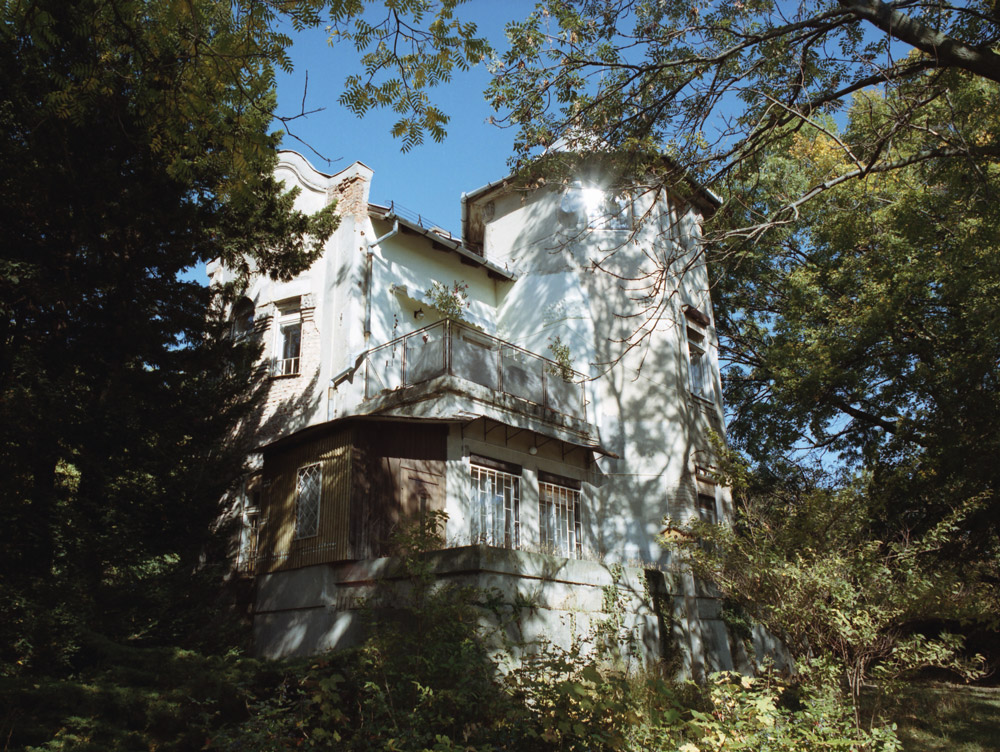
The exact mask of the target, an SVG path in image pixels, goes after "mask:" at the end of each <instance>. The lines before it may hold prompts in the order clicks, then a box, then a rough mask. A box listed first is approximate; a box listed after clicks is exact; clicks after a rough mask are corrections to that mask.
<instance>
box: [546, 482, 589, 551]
mask: <svg viewBox="0 0 1000 752" xmlns="http://www.w3.org/2000/svg"><path fill="white" fill-rule="evenodd" d="M538 519H539V526H540V532H541V541H542V548H543V550H545V551H546V552H551V553H554V554H557V555H559V556H569V557H573V556H575V557H576V558H580V555H581V549H582V546H581V542H580V492H579V491H578V490H576V489H573V488H567V487H566V486H564V485H560V484H558V483H544V482H540V483H539V484H538Z"/></svg>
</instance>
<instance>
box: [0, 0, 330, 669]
mask: <svg viewBox="0 0 1000 752" xmlns="http://www.w3.org/2000/svg"><path fill="white" fill-rule="evenodd" d="M259 21H260V18H259V17H258V16H257V15H255V12H254V10H253V9H252V8H251V9H249V10H247V11H246V12H245V13H234V12H233V11H232V9H231V7H230V6H229V5H228V4H216V3H209V2H193V3H181V4H178V3H172V2H139V0H87V1H86V2H81V3H73V4H70V5H67V4H65V3H61V2H55V1H52V2H50V1H48V0H39V1H38V2H32V3H27V2H24V3H22V2H9V3H5V4H4V6H3V20H2V24H0V71H2V72H0V76H2V78H3V80H4V81H6V82H7V84H6V86H5V88H4V92H3V94H2V95H0V122H2V135H0V167H2V175H3V177H2V178H0V179H2V181H3V183H2V185H0V194H2V200H0V226H2V227H3V228H4V236H5V237H4V243H3V257H2V260H0V301H2V302H0V313H2V316H0V343H2V357H0V472H2V477H3V483H2V484H0V503H2V505H3V507H2V508H3V510H4V529H3V533H2V542H0V572H2V575H0V577H2V586H3V591H4V593H3V606H2V607H3V611H4V614H3V618H2V619H0V622H2V623H3V625H4V626H3V631H4V639H3V644H4V648H3V658H4V664H5V672H14V673H16V672H18V671H21V670H25V669H26V668H28V667H31V666H32V664H34V667H35V668H39V667H45V665H51V664H52V662H58V661H59V660H62V659H64V658H65V657H66V656H67V655H68V653H69V652H71V649H72V646H73V644H74V643H75V641H76V639H77V635H78V634H79V631H80V630H81V629H87V628H91V629H93V628H98V629H100V628H108V629H111V630H112V631H113V632H114V631H115V630H117V634H133V633H134V631H139V632H141V631H142V629H143V628H144V626H143V625H141V624H136V623H130V622H128V621H125V622H123V623H119V624H109V623H107V621H105V620H104V619H103V618H102V617H103V616H105V615H106V614H108V613H115V614H120V612H119V610H118V609H117V608H111V606H116V605H120V604H117V603H115V602H114V600H113V599H112V600H111V601H108V600H107V597H109V596H110V595H111V594H113V593H114V592H115V591H116V588H119V587H121V586H123V585H124V584H126V583H128V582H129V581H130V580H132V579H134V578H137V577H141V576H143V574H144V573H148V572H149V571H151V570H154V569H156V568H158V567H159V568H163V567H167V566H169V565H170V564H171V563H172V562H176V561H178V560H180V561H183V562H186V563H187V565H188V566H190V563H191V561H192V559H191V557H192V556H193V555H194V554H195V553H196V552H197V550H198V547H199V545H201V543H202V541H203V540H204V537H205V535H204V533H205V531H206V530H207V526H208V522H209V520H210V519H211V518H212V516H213V515H214V514H216V509H217V500H218V498H219V495H220V493H221V491H222V490H223V488H224V487H225V485H226V483H228V481H229V480H230V479H231V478H232V477H233V475H234V473H235V472H237V471H238V464H233V462H232V457H231V455H230V454H228V453H227V451H226V450H225V446H226V442H225V438H226V436H227V433H228V431H229V428H230V426H231V421H232V419H233V417H234V413H239V411H240V410H241V409H244V408H245V406H246V402H247V400H248V396H249V393H248V390H247V382H246V381H245V380H243V381H241V380H240V378H239V376H240V374H238V373H234V372H233V371H231V370H227V369H228V368H229V367H230V366H233V364H234V363H235V360H234V355H235V352H236V350H237V349H238V348H237V347H235V346H234V345H233V343H231V342H229V341H228V340H226V339H224V338H223V337H222V336H221V333H222V330H223V329H224V327H225V325H224V323H223V322H220V321H219V320H218V317H217V316H216V317H214V318H213V316H211V315H210V310H211V309H210V293H209V291H208V290H207V289H205V288H203V287H202V286H201V285H200V284H198V283H197V282H194V281H190V280H187V279H185V278H184V277H183V276H182V272H184V271H185V270H186V269H190V268H191V267H193V266H195V265H196V264H199V263H203V262H205V261H207V260H208V259H211V258H216V257H219V258H223V259H225V260H226V261H227V262H228V263H230V264H231V265H233V266H234V267H237V268H239V267H240V266H243V267H244V268H246V267H247V266H248V265H249V264H251V263H252V264H254V265H255V266H256V267H258V268H260V269H262V270H265V271H267V272H269V273H271V274H273V275H275V276H282V277H287V276H290V275H291V274H293V273H295V272H296V271H297V270H298V269H300V268H301V267H302V266H303V264H305V263H307V262H308V261H309V260H311V259H312V258H313V257H314V254H315V253H316V252H317V251H318V248H319V247H320V246H321V244H322V242H323V241H324V240H325V238H326V237H328V236H329V234H330V233H331V232H332V230H333V228H334V227H335V223H336V218H335V216H334V215H333V214H332V211H331V210H328V211H324V212H322V213H320V214H319V215H316V216H314V217H307V216H304V215H302V214H301V213H299V212H296V211H294V210H293V209H292V200H293V198H294V196H293V195H292V194H289V193H285V192H283V190H282V189H281V187H280V185H279V184H277V183H276V182H275V180H274V179H273V177H272V171H273V166H274V164H275V158H276V157H275V146H276V136H275V135H272V134H269V133H268V130H267V129H268V126H269V121H270V117H271V112H272V110H273V95H272V85H273V80H272V76H271V71H270V62H269V54H268V49H269V45H270V44H271V43H272V42H273V40H272V39H271V38H270V37H269V36H268V33H267V32H266V31H262V30H261V29H260V26H259ZM244 375H245V374H244Z"/></svg>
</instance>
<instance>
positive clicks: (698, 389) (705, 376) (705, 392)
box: [687, 326, 715, 400]
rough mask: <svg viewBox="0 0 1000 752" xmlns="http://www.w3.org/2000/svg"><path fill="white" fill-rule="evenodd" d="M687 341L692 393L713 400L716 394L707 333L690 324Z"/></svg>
mask: <svg viewBox="0 0 1000 752" xmlns="http://www.w3.org/2000/svg"><path fill="white" fill-rule="evenodd" d="M687 341H688V367H689V381H690V385H689V388H690V389H691V393H692V394H694V395H697V396H698V397H701V398H702V399H707V400H712V399H714V396H715V393H714V389H713V388H712V365H711V362H710V361H709V358H708V346H707V343H706V341H705V335H703V334H702V333H701V332H698V331H697V330H695V329H693V328H691V327H690V326H689V327H688V328H687Z"/></svg>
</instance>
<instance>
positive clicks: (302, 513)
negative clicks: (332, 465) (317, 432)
mask: <svg viewBox="0 0 1000 752" xmlns="http://www.w3.org/2000/svg"><path fill="white" fill-rule="evenodd" d="M322 479H323V473H322V471H321V469H320V465H319V463H316V464H315V465H307V466H306V467H300V468H299V473H298V478H297V480H296V483H295V538H296V539H298V538H311V537H312V536H314V535H317V534H318V533H319V506H320V499H321V498H322Z"/></svg>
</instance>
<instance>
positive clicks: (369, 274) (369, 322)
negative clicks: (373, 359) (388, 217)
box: [365, 219, 399, 350]
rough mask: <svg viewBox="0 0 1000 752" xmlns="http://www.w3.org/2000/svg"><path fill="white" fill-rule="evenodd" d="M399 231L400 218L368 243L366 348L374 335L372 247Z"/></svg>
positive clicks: (366, 262) (366, 264)
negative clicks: (387, 230)
mask: <svg viewBox="0 0 1000 752" xmlns="http://www.w3.org/2000/svg"><path fill="white" fill-rule="evenodd" d="M398 232H399V220H398V219H396V220H395V221H394V222H393V223H392V229H391V230H389V232H387V233H386V234H385V235H383V236H382V237H380V238H375V240H373V241H372V242H370V243H369V244H368V253H367V256H366V258H365V349H366V350H367V349H368V344H369V340H370V339H371V336H372V277H373V274H374V271H375V270H374V268H373V267H374V257H375V253H374V251H372V248H374V247H375V246H377V245H378V244H379V243H381V242H382V241H383V240H388V239H389V238H391V237H392V236H393V235H395V234H396V233H398Z"/></svg>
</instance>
